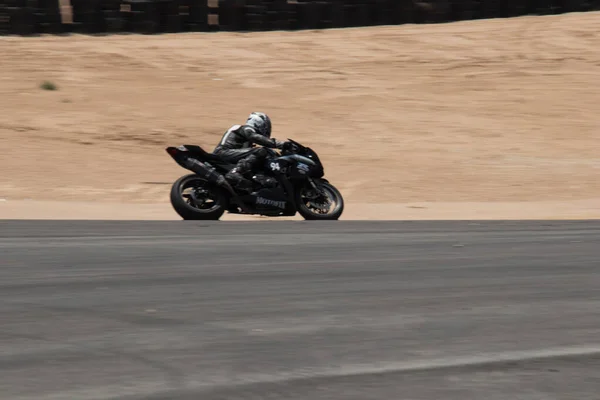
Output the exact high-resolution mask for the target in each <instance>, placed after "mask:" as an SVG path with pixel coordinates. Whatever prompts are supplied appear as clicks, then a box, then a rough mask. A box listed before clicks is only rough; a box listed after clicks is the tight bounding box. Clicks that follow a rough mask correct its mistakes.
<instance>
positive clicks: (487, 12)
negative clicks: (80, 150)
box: [0, 0, 600, 35]
mask: <svg viewBox="0 0 600 400" xmlns="http://www.w3.org/2000/svg"><path fill="white" fill-rule="evenodd" d="M596 10H600V0H0V35H37V34H63V33H71V32H72V33H84V34H93V33H125V32H130V33H142V34H156V33H166V32H211V31H269V30H300V29H327V28H343V27H358V26H374V25H400V24H407V23H413V24H420V23H441V22H452V21H460V20H470V19H482V18H507V17H516V16H522V15H548V14H561V13H566V12H584V11H596Z"/></svg>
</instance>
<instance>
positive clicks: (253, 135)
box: [213, 125, 283, 186]
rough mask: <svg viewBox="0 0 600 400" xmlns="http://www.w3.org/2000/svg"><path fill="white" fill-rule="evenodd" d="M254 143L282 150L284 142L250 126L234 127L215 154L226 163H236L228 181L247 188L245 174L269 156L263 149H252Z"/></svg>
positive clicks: (224, 136)
mask: <svg viewBox="0 0 600 400" xmlns="http://www.w3.org/2000/svg"><path fill="white" fill-rule="evenodd" d="M253 143H256V144H259V145H261V146H264V147H268V148H281V145H282V144H283V142H280V141H278V140H276V139H272V138H271V139H270V138H267V137H264V136H262V135H260V134H258V133H257V132H256V130H255V129H254V128H252V127H251V126H248V125H234V126H232V127H231V128H229V129H228V130H227V132H225V134H224V135H223V137H222V138H221V142H220V143H219V144H218V145H217V146H216V147H215V149H214V151H213V154H215V155H218V156H220V157H221V158H223V159H224V160H226V161H229V162H231V163H236V166H235V168H234V169H232V170H231V171H230V172H229V173H228V174H227V175H226V178H227V179H228V180H233V181H236V183H237V184H240V185H241V184H244V185H245V186H247V185H248V184H249V182H246V180H245V178H244V176H243V175H244V174H246V173H248V172H250V171H251V170H252V168H253V167H254V166H255V165H256V164H257V163H258V162H260V161H262V160H263V159H264V158H265V157H266V156H267V151H266V150H265V149H264V148H263V147H255V148H253V147H251V146H252V144H253Z"/></svg>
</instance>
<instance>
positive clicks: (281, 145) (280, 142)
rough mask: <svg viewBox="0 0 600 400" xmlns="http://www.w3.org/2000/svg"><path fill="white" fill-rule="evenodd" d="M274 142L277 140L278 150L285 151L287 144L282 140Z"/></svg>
mask: <svg viewBox="0 0 600 400" xmlns="http://www.w3.org/2000/svg"><path fill="white" fill-rule="evenodd" d="M274 140H275V147H276V148H278V149H283V146H284V145H285V142H282V141H281V140H277V139H274Z"/></svg>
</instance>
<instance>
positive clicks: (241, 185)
mask: <svg viewBox="0 0 600 400" xmlns="http://www.w3.org/2000/svg"><path fill="white" fill-rule="evenodd" d="M225 179H227V180H228V181H229V182H230V183H231V184H232V186H233V187H234V188H236V189H239V190H241V191H244V192H250V191H251V190H252V182H251V181H250V180H249V179H247V178H245V177H244V175H243V173H242V172H240V171H239V168H237V167H236V168H233V169H232V170H231V171H229V172H228V173H226V174H225Z"/></svg>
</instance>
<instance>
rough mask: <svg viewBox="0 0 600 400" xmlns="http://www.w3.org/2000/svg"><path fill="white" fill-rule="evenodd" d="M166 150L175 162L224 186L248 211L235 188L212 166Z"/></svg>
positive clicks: (171, 150) (247, 210) (243, 208)
mask: <svg viewBox="0 0 600 400" xmlns="http://www.w3.org/2000/svg"><path fill="white" fill-rule="evenodd" d="M169 150H170V151H169ZM167 152H168V153H169V154H170V155H171V157H173V159H174V160H175V161H176V162H177V164H179V165H181V166H182V167H183V168H185V169H189V170H190V171H192V172H194V173H196V175H198V176H201V177H202V178H206V180H208V181H209V182H212V183H216V184H217V185H219V186H221V187H224V188H225V189H226V190H227V191H228V192H229V193H230V194H231V196H232V197H233V198H235V200H236V201H237V202H238V204H239V205H240V207H241V208H242V210H243V211H244V212H250V210H249V209H248V207H247V206H246V205H245V204H244V202H243V201H242V199H240V197H239V196H238V194H237V193H236V192H235V190H233V188H232V187H231V185H230V184H229V182H227V179H225V177H224V176H223V175H221V174H220V173H218V172H217V171H216V169H215V168H214V167H210V166H207V165H206V164H204V163H202V162H200V161H198V160H196V159H195V158H193V157H190V156H187V155H185V154H181V153H179V152H177V151H174V149H172V148H169V149H167Z"/></svg>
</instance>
